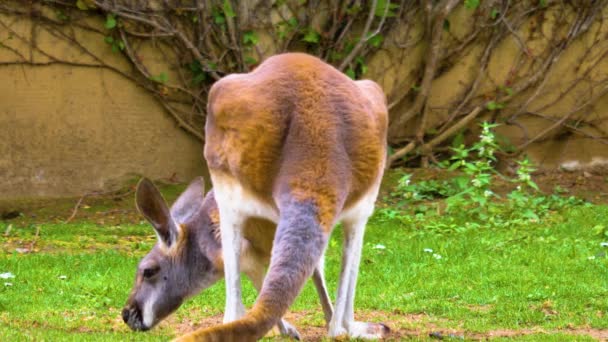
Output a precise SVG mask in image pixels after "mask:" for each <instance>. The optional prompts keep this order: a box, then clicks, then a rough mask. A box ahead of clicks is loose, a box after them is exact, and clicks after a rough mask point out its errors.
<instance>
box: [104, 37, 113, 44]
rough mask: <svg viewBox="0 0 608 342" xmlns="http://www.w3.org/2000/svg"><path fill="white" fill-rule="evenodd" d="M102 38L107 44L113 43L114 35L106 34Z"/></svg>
mask: <svg viewBox="0 0 608 342" xmlns="http://www.w3.org/2000/svg"><path fill="white" fill-rule="evenodd" d="M103 40H104V42H106V43H108V44H112V43H114V37H112V36H106V37H105V38H104V39H103Z"/></svg>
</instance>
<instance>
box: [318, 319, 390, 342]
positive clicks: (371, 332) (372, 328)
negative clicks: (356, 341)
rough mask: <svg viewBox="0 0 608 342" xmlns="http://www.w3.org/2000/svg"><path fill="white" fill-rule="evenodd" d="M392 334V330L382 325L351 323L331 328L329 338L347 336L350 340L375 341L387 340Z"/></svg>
mask: <svg viewBox="0 0 608 342" xmlns="http://www.w3.org/2000/svg"><path fill="white" fill-rule="evenodd" d="M390 332H391V329H389V327H387V326H386V325H384V324H382V323H367V322H350V323H345V324H344V325H343V326H338V327H335V326H334V327H332V326H330V329H329V337H332V338H335V337H339V336H347V337H349V338H360V339H367V340H373V339H380V338H386V337H388V334H389V333H390Z"/></svg>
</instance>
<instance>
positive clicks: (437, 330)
mask: <svg viewBox="0 0 608 342" xmlns="http://www.w3.org/2000/svg"><path fill="white" fill-rule="evenodd" d="M483 309H485V308H482V310H483ZM285 319H286V320H287V321H289V322H290V323H292V324H294V325H295V326H296V327H297V328H298V331H299V332H300V334H301V337H302V340H304V341H328V339H327V328H326V327H325V323H324V321H323V314H322V313H321V312H320V310H319V311H312V310H307V311H296V312H289V313H287V315H286V316H285ZM357 319H358V320H361V321H366V322H381V323H384V324H386V325H388V326H389V327H390V328H391V335H390V337H389V338H388V340H391V341H400V340H408V339H429V338H430V339H437V340H442V339H445V340H462V339H464V340H474V341H478V340H491V339H495V338H512V337H517V336H525V335H551V334H559V333H561V334H569V335H576V336H588V337H591V338H594V339H597V340H599V341H607V340H608V329H605V330H604V329H591V328H584V327H581V328H570V329H559V330H557V329H555V330H549V329H542V328H529V329H496V330H490V331H486V332H475V331H465V330H460V329H455V328H448V327H447V326H448V325H450V324H447V323H448V322H445V321H444V323H445V324H446V326H442V325H441V323H442V321H433V320H432V319H431V318H430V317H429V316H427V315H425V314H396V313H391V312H386V311H366V312H361V313H357ZM221 323H222V315H221V314H215V315H212V316H208V317H202V318H200V319H199V320H197V321H196V322H194V321H193V320H190V319H184V320H182V321H181V322H178V320H177V319H176V318H175V317H171V318H169V319H168V320H167V322H164V323H162V325H163V326H164V327H172V328H173V329H174V331H175V334H176V335H177V336H178V335H182V334H185V333H187V332H190V331H193V330H195V329H198V328H204V327H209V326H213V325H216V324H221ZM452 325H453V324H452ZM267 337H271V338H272V340H275V341H287V340H289V339H286V338H284V337H281V336H278V331H276V330H275V331H274V332H271V333H269V335H267Z"/></svg>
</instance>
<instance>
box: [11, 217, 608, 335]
mask: <svg viewBox="0 0 608 342" xmlns="http://www.w3.org/2000/svg"><path fill="white" fill-rule="evenodd" d="M443 219H444V218H442V217H438V218H434V219H433V220H435V222H441V220H443ZM446 219H447V218H446ZM402 222H403V221H397V220H389V219H385V218H384V216H383V215H376V216H374V217H373V218H372V220H371V221H370V223H369V225H368V228H367V233H366V240H365V241H366V243H365V246H364V251H363V259H362V263H361V271H360V276H359V282H358V288H357V299H356V305H355V308H356V313H355V314H356V315H362V316H364V317H365V318H370V317H376V318H377V319H379V320H382V321H385V322H387V323H388V324H389V325H390V326H391V327H392V328H393V330H395V331H397V333H399V334H400V335H399V336H407V335H416V334H418V335H419V336H420V338H422V339H424V338H425V336H427V334H428V333H429V332H431V331H458V332H459V334H461V335H464V336H465V338H466V337H471V336H473V337H474V336H484V335H483V334H484V333H488V332H491V331H495V330H514V331H533V332H538V333H533V334H531V335H530V334H529V335H525V336H520V337H515V338H514V339H518V340H523V341H536V340H541V341H546V340H549V341H550V340H554V341H563V340H577V341H579V340H586V339H591V338H590V337H585V336H574V335H570V334H567V333H568V331H569V330H572V329H582V328H591V329H596V330H602V329H608V316H607V315H608V300H607V298H608V259H607V258H606V252H608V248H606V247H601V246H600V243H601V242H603V241H605V240H602V236H600V235H597V234H596V231H597V229H595V230H594V229H593V228H594V227H596V226H598V225H607V224H608V207H607V206H587V207H584V206H578V207H575V208H572V209H568V210H565V211H562V212H555V213H552V214H550V215H549V216H548V217H547V218H545V219H544V220H543V221H542V222H530V223H529V224H528V225H526V226H524V227H521V228H517V229H498V228H484V227H481V228H476V229H462V230H457V231H455V230H453V229H450V230H446V231H442V230H441V229H434V230H429V229H425V224H424V223H421V222H419V221H412V222H417V223H410V224H404V223H402ZM450 224H452V225H453V224H454V222H453V220H452V221H450ZM456 224H460V225H462V226H465V221H462V222H456ZM6 227H7V224H6V223H0V231H1V232H4V231H5V229H6ZM35 235H36V226H34V225H30V226H25V227H13V228H12V230H11V232H10V234H9V236H8V237H4V236H2V237H0V245H1V246H2V248H3V250H4V253H3V254H2V255H0V273H3V272H11V273H13V274H14V275H15V278H13V279H0V340H3V341H21V340H48V341H58V340H61V341H64V340H65V341H72V340H74V341H89V340H91V341H93V340H94V341H116V340H137V341H143V340H167V339H170V338H172V337H174V336H175V335H176V330H175V329H176V325H177V324H179V323H180V322H185V321H188V322H194V323H195V324H196V323H197V322H200V320H201V319H202V318H204V317H206V316H209V315H217V314H220V313H221V312H222V310H223V306H224V288H223V283H220V284H217V285H216V286H214V287H213V288H211V289H209V290H207V291H205V292H204V293H203V294H201V295H199V296H197V297H196V298H194V299H193V300H191V301H189V302H188V303H187V304H185V305H184V306H183V307H182V308H180V310H179V311H178V312H177V314H176V315H174V318H172V320H171V322H166V323H164V324H161V325H160V326H159V327H157V328H155V329H153V330H152V331H150V332H147V333H134V332H131V331H129V329H128V328H127V327H126V325H124V324H123V323H122V320H121V319H120V310H121V308H122V306H123V304H124V302H125V300H126V298H127V296H128V293H129V291H130V288H131V285H132V282H133V277H134V270H135V267H136V264H137V262H138V260H139V258H140V257H141V256H143V255H144V254H145V253H146V252H147V251H148V250H149V249H150V247H151V246H152V245H153V244H154V234H153V232H152V230H151V228H150V227H149V226H147V225H144V224H130V225H120V226H110V227H106V226H102V225H98V224H93V223H86V222H80V223H71V224H60V223H54V224H48V225H45V224H43V225H40V230H39V236H38V237H36V236H35ZM340 235H341V234H340V231H339V229H337V230H336V232H335V233H334V236H333V237H332V240H331V241H330V247H329V250H328V252H327V267H326V276H327V278H328V281H329V287H330V291H331V293H332V294H333V293H335V290H336V282H337V278H338V272H339V260H340V245H341V243H340ZM604 239H606V238H605V237H604ZM34 240H35V241H36V243H35V250H37V252H34V253H27V254H19V253H16V252H14V248H15V246H22V245H28V243H30V242H31V241H34ZM377 245H382V246H384V247H385V248H384V249H382V248H378V247H379V246H377ZM425 249H432V250H433V252H427V251H425ZM439 256H441V257H440V258H439ZM62 276H65V279H62V278H63V277H62ZM5 282H6V283H11V284H12V286H4V284H3V283H5ZM254 300H255V293H254V291H253V289H252V287H251V286H250V284H248V283H246V284H245V288H244V301H245V302H247V303H252V302H253V301H254ZM292 311H296V312H309V313H310V312H312V313H311V314H309V315H307V316H306V318H303V319H302V320H300V321H298V322H295V323H296V325H298V326H299V329H300V332H304V333H305V332H306V330H307V326H309V325H316V326H321V325H322V314H321V313H320V311H321V310H320V306H319V304H318V300H317V298H316V294H315V292H314V289H313V287H312V286H311V284H307V286H306V288H305V289H304V291H303V293H302V295H301V296H300V297H299V298H298V300H297V302H296V303H295V304H294V305H293V307H292ZM372 319H373V318H372Z"/></svg>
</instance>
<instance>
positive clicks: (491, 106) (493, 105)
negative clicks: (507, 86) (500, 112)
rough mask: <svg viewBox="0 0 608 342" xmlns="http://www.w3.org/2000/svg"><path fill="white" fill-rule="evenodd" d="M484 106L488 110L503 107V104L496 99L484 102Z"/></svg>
mask: <svg viewBox="0 0 608 342" xmlns="http://www.w3.org/2000/svg"><path fill="white" fill-rule="evenodd" d="M486 108H488V110H497V109H503V108H505V105H504V103H497V102H496V101H490V102H488V103H486Z"/></svg>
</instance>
